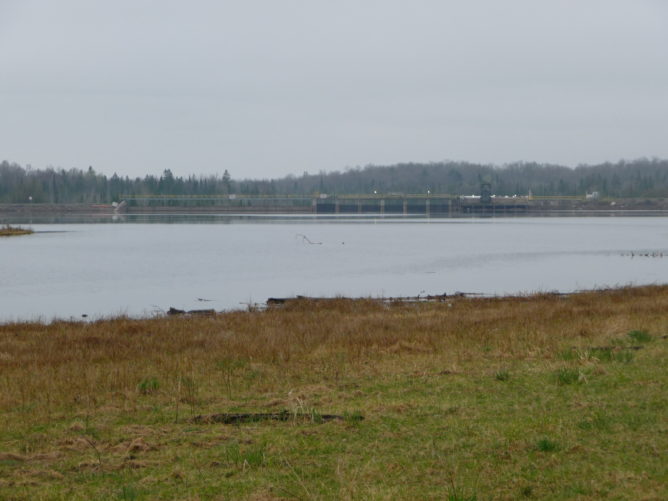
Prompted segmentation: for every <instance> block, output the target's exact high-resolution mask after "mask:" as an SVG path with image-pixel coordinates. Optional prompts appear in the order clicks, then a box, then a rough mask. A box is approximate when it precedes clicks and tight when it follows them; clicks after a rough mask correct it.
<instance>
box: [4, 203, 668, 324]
mask: <svg viewBox="0 0 668 501" xmlns="http://www.w3.org/2000/svg"><path fill="white" fill-rule="evenodd" d="M133 221H135V220H133V219H132V218H130V219H126V222H125V223H120V224H70V223H68V224H59V223H55V224H32V228H33V229H34V230H36V231H37V233H36V234H34V235H31V236H27V237H13V238H5V239H0V321H2V322H6V321H10V320H17V319H20V320H27V319H41V320H45V321H48V320H51V319H53V318H54V317H58V318H81V316H82V315H88V318H97V317H101V316H110V315H118V314H127V315H132V316H140V315H151V314H154V313H159V312H162V311H164V310H166V309H168V308H169V307H170V306H174V307H176V308H180V309H196V308H215V309H216V310H222V309H234V308H244V307H246V305H248V304H252V303H263V302H264V301H266V299H267V298H268V297H272V296H273V297H285V296H293V295H298V294H300V295H313V296H334V295H344V296H372V297H379V296H384V297H388V296H416V295H419V294H420V295H424V294H443V293H447V294H452V293H455V292H457V291H462V292H474V293H484V294H517V293H531V292H538V291H561V292H568V291H574V290H580V289H591V288H597V287H608V286H620V285H630V284H650V283H667V282H668V219H666V218H658V217H657V218H651V217H628V218H507V219H506V218H497V219H423V218H422V219H421V218H415V219H412V218H406V219H404V218H402V219H380V218H375V219H373V218H372V219H369V218H317V219H316V218H309V217H306V218H305V217H270V218H263V217H245V218H230V217H211V216H210V217H208V218H204V219H193V218H186V219H185V221H188V222H191V223H192V222H195V221H199V224H179V223H172V224H168V223H165V222H164V221H184V219H178V218H176V219H175V218H165V217H154V218H150V219H146V218H144V219H143V220H142V221H144V222H140V223H138V222H133ZM146 221H152V222H146ZM223 223H224V224H223ZM662 256H665V257H662Z"/></svg>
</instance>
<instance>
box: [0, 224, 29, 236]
mask: <svg viewBox="0 0 668 501" xmlns="http://www.w3.org/2000/svg"><path fill="white" fill-rule="evenodd" d="M32 233H34V232H33V230H31V229H29V228H22V227H21V226H10V225H8V224H6V225H4V226H0V237H14V236H19V235H31V234H32Z"/></svg>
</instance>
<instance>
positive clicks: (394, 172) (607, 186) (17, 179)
mask: <svg viewBox="0 0 668 501" xmlns="http://www.w3.org/2000/svg"><path fill="white" fill-rule="evenodd" d="M483 181H485V182H490V183H491V187H492V192H493V193H494V194H496V195H501V196H503V195H509V196H512V195H524V194H528V193H529V192H531V193H532V194H534V195H538V196H578V195H584V194H585V193H591V192H594V191H597V192H599V194H600V195H601V196H604V197H605V196H608V197H619V198H627V197H634V198H642V197H668V160H660V159H638V160H633V161H620V162H616V163H603V164H598V165H582V166H578V167H576V168H570V167H564V166H560V165H551V164H539V163H525V162H520V163H513V164H508V165H504V166H495V165H485V164H475V163H467V162H434V163H427V164H425V163H402V164H396V165H390V166H377V165H368V166H365V167H357V168H352V169H347V170H344V171H336V172H329V173H326V172H320V173H317V174H309V173H306V172H305V173H304V174H303V175H301V176H294V175H289V176H286V177H282V178H277V179H261V180H256V179H240V180H235V179H233V178H232V176H231V175H230V173H229V172H228V171H227V170H223V172H222V173H221V174H219V175H210V176H194V175H191V176H188V177H180V176H175V175H174V174H173V173H172V172H171V171H170V170H169V169H167V170H165V171H164V172H163V173H162V174H161V175H160V176H154V175H146V176H144V177H135V178H130V177H129V176H125V177H122V176H118V175H117V174H114V175H112V176H111V177H107V176H106V175H104V174H100V173H98V172H96V171H95V170H94V169H93V168H92V167H89V168H88V169H76V168H72V169H67V170H66V169H62V168H52V167H49V168H46V169H33V168H31V167H29V166H27V167H22V166H20V165H18V164H16V163H10V162H8V161H3V162H2V163H0V203H27V202H28V201H32V202H34V203H101V204H102V203H111V202H113V201H120V200H121V199H122V198H123V197H127V196H136V195H193V196H207V195H225V194H232V193H238V194H242V195H243V194H247V195H288V194H291V195H313V194H316V193H327V194H339V195H341V194H369V193H374V192H377V193H397V194H398V193H427V192H430V193H434V194H437V193H441V194H453V195H464V194H467V195H470V194H479V192H480V185H481V182H483Z"/></svg>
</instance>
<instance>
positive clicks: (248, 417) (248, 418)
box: [190, 411, 364, 424]
mask: <svg viewBox="0 0 668 501" xmlns="http://www.w3.org/2000/svg"><path fill="white" fill-rule="evenodd" d="M297 419H299V420H302V421H312V422H314V423H324V422H326V421H334V420H340V421H343V420H344V419H345V417H344V416H341V415H338V414H317V413H313V414H311V413H303V412H300V413H294V412H289V411H282V412H260V413H243V414H234V413H226V412H225V413H222V414H209V415H201V416H195V417H193V418H192V419H191V420H190V421H191V422H193V423H204V424H206V423H222V424H241V423H257V422H258V421H291V420H297ZM355 419H357V420H361V419H364V418H363V417H362V416H355Z"/></svg>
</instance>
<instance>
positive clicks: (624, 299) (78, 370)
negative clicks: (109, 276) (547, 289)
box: [0, 287, 668, 416]
mask: <svg viewBox="0 0 668 501" xmlns="http://www.w3.org/2000/svg"><path fill="white" fill-rule="evenodd" d="M667 307H668V287H644V288H633V289H621V290H615V291H605V292H591V293H583V294H576V295H572V296H566V297H560V296H552V295H539V296H532V297H516V298H499V299H467V298H453V299H452V300H451V301H448V302H444V303H421V304H410V303H398V304H389V305H388V304H383V303H380V302H376V301H371V300H356V301H354V300H347V299H340V300H337V301H327V302H317V301H300V302H294V303H291V304H288V305H286V306H284V307H282V308H275V309H269V310H267V311H261V312H230V313H224V314H219V315H216V316H213V317H180V318H178V317H177V318H173V317H167V318H155V319H144V320H132V319H127V318H117V319H112V320H103V321H98V322H94V323H84V322H82V323H73V322H56V323H53V324H50V325H44V324H38V323H15V324H8V325H2V326H0V368H1V372H0V373H1V374H2V377H1V378H0V390H1V391H0V409H1V410H2V411H3V412H12V411H15V410H17V409H25V408H27V407H28V406H29V407H30V408H31V409H32V412H31V415H33V416H35V415H44V413H50V412H54V411H57V410H59V409H61V410H62V409H63V408H70V409H71V408H72V406H74V407H75V408H80V409H90V408H95V407H97V406H101V405H106V406H110V405H111V406H114V405H116V406H127V405H128V402H131V401H133V400H134V397H135V396H136V395H137V393H138V384H140V382H141V381H142V380H143V379H145V378H148V377H153V378H156V379H157V381H158V382H159V386H160V387H159V390H157V392H158V393H161V394H163V395H165V396H167V395H170V398H172V397H173V398H180V399H182V400H187V399H188V398H187V393H188V392H189V391H190V392H191V393H192V392H193V391H196V392H197V395H198V397H201V398H205V399H206V396H207V395H208V394H209V393H210V391H211V390H212V388H214V387H218V388H220V385H221V384H223V383H225V384H228V385H230V386H231V388H230V391H237V387H239V385H241V380H240V379H239V373H240V372H244V371H246V372H247V371H255V373H256V376H258V377H256V378H255V380H254V382H253V385H254V391H255V392H256V393H257V391H258V390H262V391H266V392H270V391H273V390H274V389H276V388H277V387H283V386H286V385H289V384H290V382H291V381H294V380H299V381H308V380H309V379H313V380H314V381H316V380H321V379H322V377H325V378H327V377H333V378H337V377H339V376H340V375H342V374H343V373H344V372H346V371H348V372H350V371H354V372H355V373H357V374H360V373H365V372H368V373H369V374H373V373H374V371H377V370H379V368H380V367H383V366H388V365H392V364H394V363H396V361H397V357H398V356H401V364H403V365H405V366H407V367H410V362H409V361H408V362H407V360H409V359H410V357H416V358H419V359H420V360H421V362H420V363H421V364H422V365H424V360H425V359H428V360H431V365H433V366H434V367H435V368H438V367H441V368H448V367H455V366H456V365H457V364H460V363H463V362H466V361H470V360H472V359H474V358H480V356H481V353H483V354H484V359H485V360H486V361H487V363H498V362H502V361H503V360H505V359H513V360H526V359H536V360H541V359H545V360H550V359H553V358H554V357H555V356H556V355H557V354H558V353H559V351H560V350H563V349H564V347H565V346H570V345H573V346H587V345H595V344H597V343H598V344H600V343H605V342H606V340H607V339H610V338H611V337H615V336H618V335H621V334H623V333H625V332H627V331H628V330H629V329H631V328H636V329H638V328H642V329H647V330H650V331H653V332H656V331H664V330H666V327H668V325H667V324H668V320H667V319H666V315H665V311H666V309H667ZM309 375H314V377H310V376H309ZM315 376H317V377H315ZM184 378H185V379H184ZM184 381H189V383H187V384H184ZM188 385H190V386H193V385H195V386H196V388H192V387H187V386H188ZM175 395H176V396H175ZM191 396H192V395H191ZM193 398H194V397H193Z"/></svg>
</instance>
